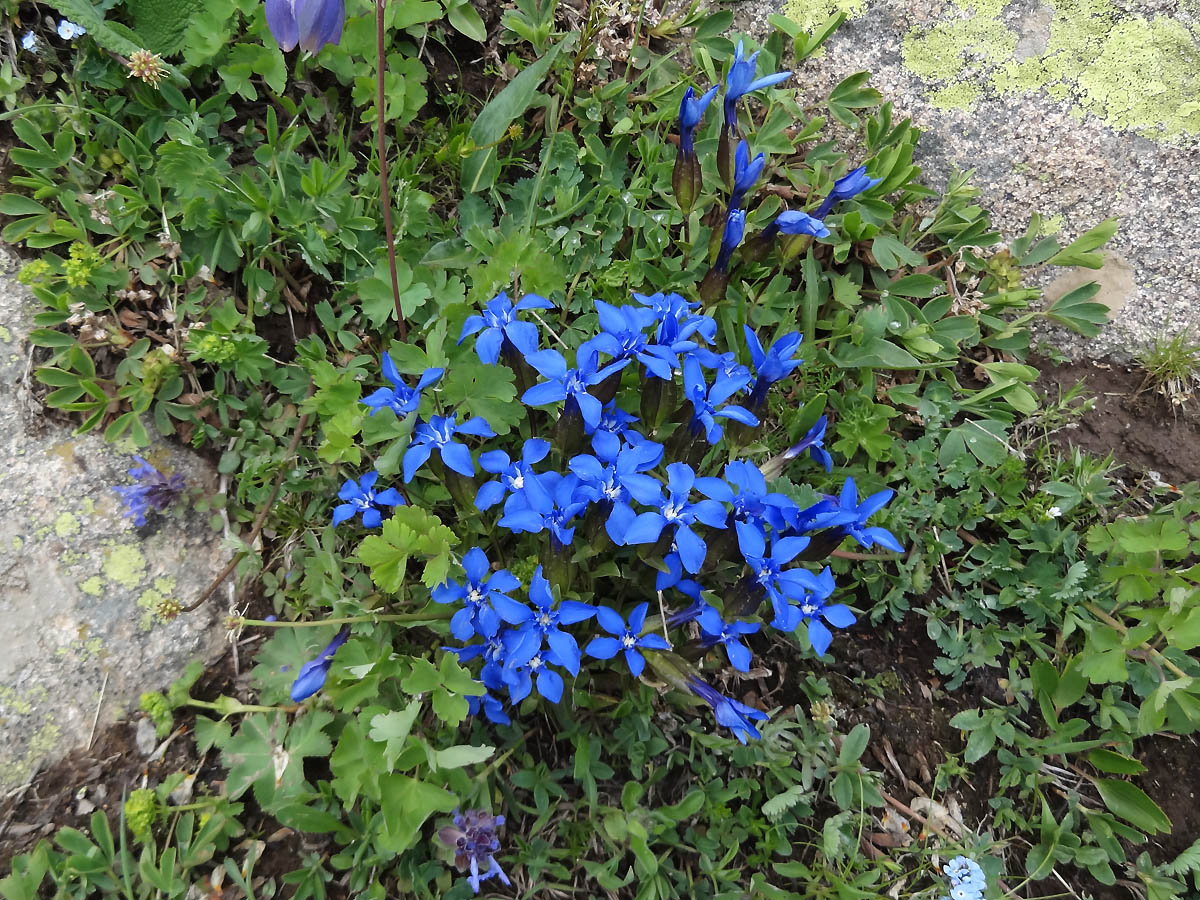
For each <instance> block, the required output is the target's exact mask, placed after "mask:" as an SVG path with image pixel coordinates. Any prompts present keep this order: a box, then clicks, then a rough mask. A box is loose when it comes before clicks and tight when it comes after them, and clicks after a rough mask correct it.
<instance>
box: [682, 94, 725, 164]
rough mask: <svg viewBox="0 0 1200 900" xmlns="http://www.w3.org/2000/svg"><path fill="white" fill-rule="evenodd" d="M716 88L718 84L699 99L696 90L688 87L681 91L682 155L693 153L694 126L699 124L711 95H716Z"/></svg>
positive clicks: (711, 97) (710, 101)
mask: <svg viewBox="0 0 1200 900" xmlns="http://www.w3.org/2000/svg"><path fill="white" fill-rule="evenodd" d="M717 88H718V85H715V84H714V85H713V86H712V87H710V88H709V89H708V90H707V91H705V92H704V94H703V95H702V96H701V97H700V99H699V100H697V99H696V92H695V91H694V90H692V88H690V87H689V88H688V89H687V90H686V91H684V92H683V99H682V100H681V101H680V103H679V152H680V153H682V154H683V155H684V156H692V155H693V154H694V153H695V150H694V149H693V146H692V141H693V139H694V136H695V134H696V126H697V125H699V124H700V119H701V118H702V117H703V116H704V110H706V109H708V104H710V103H712V99H713V97H715V96H716V95H717Z"/></svg>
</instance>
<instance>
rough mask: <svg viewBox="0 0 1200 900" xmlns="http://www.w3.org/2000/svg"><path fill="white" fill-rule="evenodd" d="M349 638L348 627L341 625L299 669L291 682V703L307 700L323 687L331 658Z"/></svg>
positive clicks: (331, 662)
mask: <svg viewBox="0 0 1200 900" xmlns="http://www.w3.org/2000/svg"><path fill="white" fill-rule="evenodd" d="M349 637H350V626H349V625H343V626H342V628H341V630H340V631H339V632H338V633H337V635H336V636H335V637H334V639H333V640H332V641H330V642H329V643H328V644H327V645H326V646H325V649H324V650H322V651H321V652H320V653H318V654H317V655H316V657H315V658H314V659H311V660H309V661H308V662H306V663H305V664H304V665H302V666H301V667H300V671H299V672H298V673H297V675H296V680H295V681H293V682H292V702H293V703H300V702H302V701H304V700H307V699H308V698H309V697H311V696H312V695H313V694H315V693H316V692H317V691H319V690H320V689H321V688H323V687H324V686H325V679H326V678H328V677H329V667H330V666H331V665H333V656H334V654H335V653H337V652H338V648H340V647H341V646H342V644H344V643H346V639H347V638H349Z"/></svg>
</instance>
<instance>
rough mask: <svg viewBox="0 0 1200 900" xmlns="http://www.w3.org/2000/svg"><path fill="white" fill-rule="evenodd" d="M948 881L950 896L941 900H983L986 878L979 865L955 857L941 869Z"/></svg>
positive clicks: (971, 860) (973, 861) (963, 858)
mask: <svg viewBox="0 0 1200 900" xmlns="http://www.w3.org/2000/svg"><path fill="white" fill-rule="evenodd" d="M942 871H943V872H944V873H945V874H946V877H947V878H949V879H950V894H949V896H943V897H942V898H941V900H983V892H984V891H985V890H986V889H987V878H986V877H985V876H984V874H983V869H981V868H980V867H979V863H977V862H975V860H973V859H968V858H967V857H965V856H956V857H954V859H952V860H950V862H948V863H946V865H945V866H943V867H942Z"/></svg>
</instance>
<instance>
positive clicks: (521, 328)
mask: <svg viewBox="0 0 1200 900" xmlns="http://www.w3.org/2000/svg"><path fill="white" fill-rule="evenodd" d="M527 309H554V304H553V303H551V302H550V301H549V300H547V299H546V298H545V297H539V296H538V295H537V294H526V295H525V296H524V297H522V298H521V299H520V300H518V301H517V302H516V304H515V305H514V304H513V303H512V301H511V300H509V299H508V294H507V293H505V292H504V291H501V292H500V293H499V294H497V295H496V296H495V297H493V298H492V299H491V300H489V301H488V304H487V307H486V308H485V309H484V311H483V314H482V315H477V316H467V320H466V321H465V322H463V329H462V334H460V335H459V337H458V342H459V343H460V344H461V343H462V342H463V341H465V340H466V339H467V337H468V336H470V335H472V334H475V333H476V332H482V333H481V334H480V335H479V337H478V338H476V339H475V352H476V353H477V354H478V355H479V359H480V361H481V362H483V363H485V364H486V365H489V366H494V365H495V364H496V361H497V360H498V359H499V358H500V351H501V349H502V348H503V347H504V344H505V343H508V344H509V345H511V346H512V347H513V348H514V349H515V350H516V351H517V352H518V353H520V354H521V355H522V356H529V355H530V354H531V353H536V352H537V348H538V331H537V326H536V325H533V324H531V323H529V322H522V321H520V320H519V319H517V318H516V314H517V313H518V312H522V311H524V310H527Z"/></svg>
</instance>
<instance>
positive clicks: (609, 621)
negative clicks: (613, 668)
mask: <svg viewBox="0 0 1200 900" xmlns="http://www.w3.org/2000/svg"><path fill="white" fill-rule="evenodd" d="M649 609H650V604H649V603H639V604H638V605H637V606H636V607H635V608H634V610H633V612H631V613H630V614H629V624H628V625H626V624H625V620H624V619H623V618H621V614H620V613H619V612H617V611H616V610H614V609H609V608H608V607H607V606H600V607H597V608H596V622H597V623H598V624H599V625H600V627H601V628H603V629H604V630H605V631H607V632H608V633H609V634H610V635H611V637H603V636H601V637H594V638H592V640H591V642H590V643H589V644H588V645H587V648H586V649H585V650H584V652H585V653H587V655H588V656H592V657H595V658H596V659H612V658H613V657H614V656H616V655H617V654H618V653H620V652H622V651H624V653H625V663H626V664H627V665H628V666H629V671H630V672H632V673H633V677H634V678H637V677H638V676H639V675H641V674H642V671H643V670H644V669H645V668H646V658H645V657H644V656H642V654H641V653H639V652H638V651H639V650H641V649H646V650H670V649H671V645H670V644H668V643H667V639H666V638H664V637H663V636H662V635H661V634H657V633H654V632H651V633H650V634H642V627H643V626H644V625H645V624H646V612H647V610H649Z"/></svg>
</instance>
